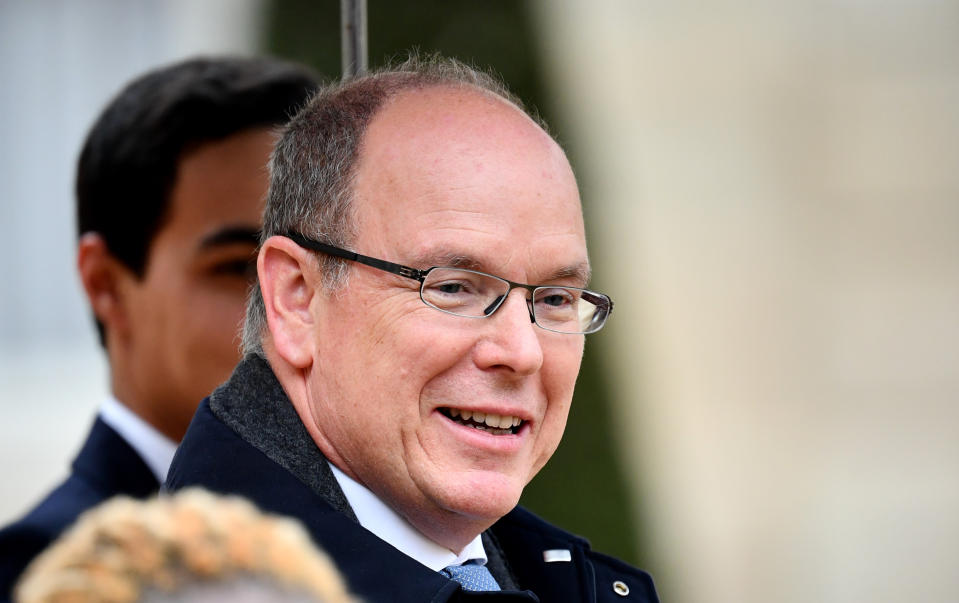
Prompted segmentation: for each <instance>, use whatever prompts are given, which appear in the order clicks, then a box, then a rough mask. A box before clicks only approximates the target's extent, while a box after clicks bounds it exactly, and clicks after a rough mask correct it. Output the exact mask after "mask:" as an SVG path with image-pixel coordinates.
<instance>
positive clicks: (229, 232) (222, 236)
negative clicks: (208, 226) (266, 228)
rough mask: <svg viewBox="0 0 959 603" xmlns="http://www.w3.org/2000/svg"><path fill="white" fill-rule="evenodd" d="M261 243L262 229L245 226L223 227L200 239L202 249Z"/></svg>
mask: <svg viewBox="0 0 959 603" xmlns="http://www.w3.org/2000/svg"><path fill="white" fill-rule="evenodd" d="M259 243H260V231H259V230H257V229H255V228H248V227H245V226H228V227H226V228H221V229H219V230H216V231H214V232H211V233H210V234H208V235H206V236H205V237H203V240H201V241H200V249H210V248H214V247H223V246H226V245H236V244H248V245H254V246H256V245H258V244H259Z"/></svg>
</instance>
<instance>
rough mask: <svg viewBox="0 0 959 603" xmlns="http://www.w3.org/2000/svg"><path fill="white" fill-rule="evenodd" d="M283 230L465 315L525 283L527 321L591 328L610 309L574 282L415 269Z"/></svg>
mask: <svg viewBox="0 0 959 603" xmlns="http://www.w3.org/2000/svg"><path fill="white" fill-rule="evenodd" d="M283 236H285V237H287V238H288V239H290V240H292V241H293V242H294V243H296V244H297V245H299V246H300V247H303V248H305V249H310V250H312V251H319V252H321V253H325V254H327V255H332V256H335V257H338V258H343V259H345V260H349V261H351V262H359V263H361V264H365V265H367V266H371V267H373V268H376V269H378V270H383V271H385V272H389V273H391V274H396V275H399V276H404V277H406V278H409V279H412V280H415V281H418V282H419V283H420V299H421V300H423V303H425V304H426V305H427V306H429V307H431V308H435V309H437V310H439V311H441V312H446V313H447V314H453V315H455V316H465V317H467V318H485V317H488V316H492V314H493V313H494V312H496V310H498V309H499V308H500V306H502V305H503V302H504V301H506V298H507V296H508V295H509V294H510V292H511V291H512V290H513V289H526V290H527V291H529V292H530V296H529V297H528V298H527V299H526V307H527V308H528V309H529V318H530V321H531V322H533V323H535V324H536V326H538V327H540V328H542V329H546V330H547V331H553V332H556V333H569V334H574V335H575V334H585V333H595V332H596V331H598V330H600V329H602V328H603V325H605V324H606V319H608V318H609V315H610V314H612V312H613V300H611V299H610V298H609V296H607V295H603V294H602V293H596V292H595V291H590V290H588V289H580V288H578V287H560V286H555V285H545V286H535V285H524V284H523V283H514V282H513V281H510V280H506V279H505V278H500V277H498V276H493V275H492V274H486V273H485V272H477V271H476V270H467V269H465V268H448V267H443V266H433V267H432V268H427V269H426V270H417V269H416V268H410V267H408V266H402V265H400V264H394V263H392V262H387V261H386V260H378V259H376V258H372V257H369V256H365V255H360V254H358V253H354V252H352V251H347V250H345V249H340V248H339V247H334V246H332V245H327V244H326V243H321V242H320V241H317V240H314V239H310V238H308V237H305V236H303V235H301V234H300V233H298V232H292V231H290V232H287V233H285V234H284V235H283Z"/></svg>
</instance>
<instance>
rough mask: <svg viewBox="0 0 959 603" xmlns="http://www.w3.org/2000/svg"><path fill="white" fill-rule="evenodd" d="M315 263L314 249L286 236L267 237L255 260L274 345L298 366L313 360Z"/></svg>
mask: <svg viewBox="0 0 959 603" xmlns="http://www.w3.org/2000/svg"><path fill="white" fill-rule="evenodd" d="M315 262H316V258H315V257H314V256H313V254H312V253H311V252H309V251H307V250H305V249H303V248H302V247H300V246H299V245H297V244H296V243H294V242H293V241H291V240H290V239H287V238H286V237H270V238H269V239H267V240H266V241H265V242H264V243H263V245H262V246H261V247H260V253H259V256H258V257H257V262H256V269H257V274H258V276H259V280H260V291H261V292H262V295H263V304H264V306H265V309H266V320H267V324H268V325H269V329H270V338H271V340H272V344H273V347H274V348H275V349H276V352H277V353H278V354H279V355H280V356H281V357H282V358H283V359H284V360H286V361H287V362H288V363H290V364H291V365H293V366H294V367H296V368H306V367H308V366H310V364H311V363H312V362H313V330H314V320H313V313H312V311H311V305H312V302H313V296H314V294H315V290H316V286H317V284H318V282H317V279H318V278H319V273H318V271H317V270H316V269H315V268H313V267H312V266H314V265H315Z"/></svg>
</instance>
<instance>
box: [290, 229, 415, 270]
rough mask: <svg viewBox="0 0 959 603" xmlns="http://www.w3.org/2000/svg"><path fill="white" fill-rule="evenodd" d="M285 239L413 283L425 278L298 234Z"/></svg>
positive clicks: (394, 265)
mask: <svg viewBox="0 0 959 603" xmlns="http://www.w3.org/2000/svg"><path fill="white" fill-rule="evenodd" d="M283 236H285V237H286V238H288V239H290V240H292V241H293V242H294V243H296V244H297V245H299V246H300V247H304V248H306V249H311V250H313V251H319V252H321V253H325V254H327V255H332V256H335V257H338V258H343V259H344V260H349V261H351V262H359V263H360V264H366V265H367V266H371V267H373V268H377V269H379V270H382V271H384V272H389V273H391V274H398V275H400V276H405V277H406V278H411V279H413V280H415V281H420V282H422V281H423V279H424V278H426V271H424V270H417V269H416V268H410V267H409V266H403V265H402V264H394V263H393V262H387V261H386V260H378V259H376V258H371V257H370V256H367V255H361V254H359V253H355V252H353V251H347V250H346V249H340V248H339V247H334V246H333V245H327V244H326V243H322V242H320V241H316V240H313V239H308V238H307V237H305V236H303V235H301V234H300V233H298V232H292V231H290V232H287V233H286V234H284V235H283Z"/></svg>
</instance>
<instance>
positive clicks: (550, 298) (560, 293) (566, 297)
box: [536, 288, 576, 308]
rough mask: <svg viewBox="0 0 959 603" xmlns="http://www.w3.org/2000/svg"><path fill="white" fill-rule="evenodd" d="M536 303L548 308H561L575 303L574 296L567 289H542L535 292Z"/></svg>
mask: <svg viewBox="0 0 959 603" xmlns="http://www.w3.org/2000/svg"><path fill="white" fill-rule="evenodd" d="M536 303H537V304H542V305H545V306H549V307H550V308H562V307H563V306H569V305H571V304H574V303H576V296H575V295H574V294H573V292H572V291H570V290H569V289H560V288H557V289H542V290H540V291H538V292H537V293H536Z"/></svg>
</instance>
